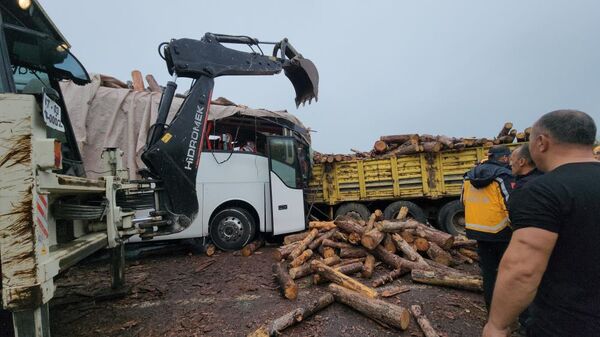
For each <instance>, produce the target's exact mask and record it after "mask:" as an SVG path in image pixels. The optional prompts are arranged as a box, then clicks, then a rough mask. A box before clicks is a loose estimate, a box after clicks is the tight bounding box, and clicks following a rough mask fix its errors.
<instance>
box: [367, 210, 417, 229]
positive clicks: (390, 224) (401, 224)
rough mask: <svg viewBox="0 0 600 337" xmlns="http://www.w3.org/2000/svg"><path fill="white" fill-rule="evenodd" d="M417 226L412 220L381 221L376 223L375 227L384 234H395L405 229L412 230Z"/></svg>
mask: <svg viewBox="0 0 600 337" xmlns="http://www.w3.org/2000/svg"><path fill="white" fill-rule="evenodd" d="M398 214H400V213H398ZM418 226H419V223H418V222H416V221H414V220H407V221H399V220H393V221H392V220H383V221H381V222H379V223H377V225H376V227H377V229H379V230H380V231H382V232H385V233H397V232H400V231H402V230H405V229H414V228H417V227H418Z"/></svg>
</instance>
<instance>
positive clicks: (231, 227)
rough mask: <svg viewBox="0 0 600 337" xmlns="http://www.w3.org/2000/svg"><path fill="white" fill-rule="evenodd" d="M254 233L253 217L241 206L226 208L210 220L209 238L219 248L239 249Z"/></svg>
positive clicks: (227, 249) (226, 249)
mask: <svg viewBox="0 0 600 337" xmlns="http://www.w3.org/2000/svg"><path fill="white" fill-rule="evenodd" d="M255 233H256V224H255V223H254V218H253V217H252V216H251V215H250V213H248V211H246V210H245V209H243V208H226V209H224V210H222V211H220V212H219V213H217V214H216V215H215V216H214V217H213V219H212V221H211V222H210V238H211V239H212V242H213V243H214V244H215V246H217V247H218V248H219V249H221V250H225V251H229V250H240V249H242V248H243V247H244V246H245V245H246V244H247V243H248V242H250V240H252V238H253V237H254V235H255Z"/></svg>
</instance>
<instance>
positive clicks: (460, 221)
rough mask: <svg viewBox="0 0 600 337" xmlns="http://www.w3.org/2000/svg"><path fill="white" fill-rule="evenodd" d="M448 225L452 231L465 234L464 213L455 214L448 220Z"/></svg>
mask: <svg viewBox="0 0 600 337" xmlns="http://www.w3.org/2000/svg"><path fill="white" fill-rule="evenodd" d="M450 223H451V224H452V226H453V227H454V229H455V230H456V231H457V232H458V233H459V234H462V235H465V234H466V230H465V212H456V213H454V214H453V215H452V218H450Z"/></svg>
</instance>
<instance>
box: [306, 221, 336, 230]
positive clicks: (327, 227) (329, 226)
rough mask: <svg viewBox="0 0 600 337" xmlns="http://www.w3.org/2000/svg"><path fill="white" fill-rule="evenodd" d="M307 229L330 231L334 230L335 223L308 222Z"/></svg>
mask: <svg viewBox="0 0 600 337" xmlns="http://www.w3.org/2000/svg"><path fill="white" fill-rule="evenodd" d="M308 228H310V229H313V228H316V229H325V230H330V229H334V228H336V226H335V223H333V221H310V222H309V223H308Z"/></svg>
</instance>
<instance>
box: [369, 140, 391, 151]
mask: <svg viewBox="0 0 600 337" xmlns="http://www.w3.org/2000/svg"><path fill="white" fill-rule="evenodd" d="M387 150H388V146H387V144H386V143H385V142H384V141H383V140H378V141H376V142H375V144H374V145H373V151H375V153H385V152H386V151H387Z"/></svg>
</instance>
